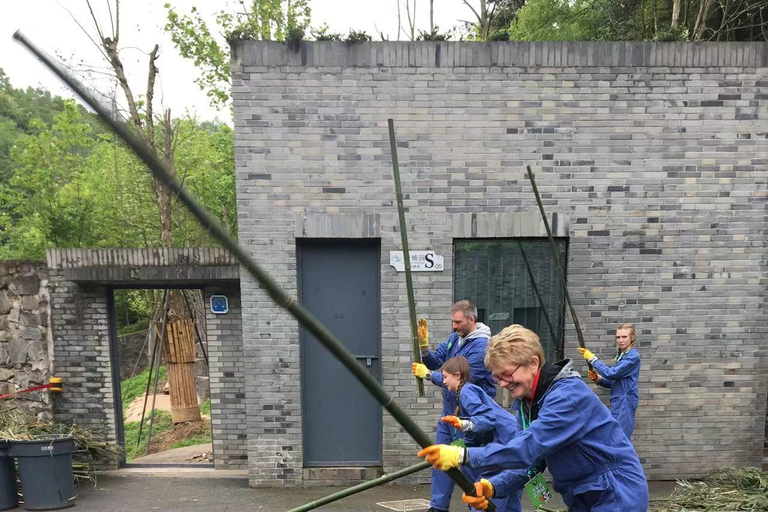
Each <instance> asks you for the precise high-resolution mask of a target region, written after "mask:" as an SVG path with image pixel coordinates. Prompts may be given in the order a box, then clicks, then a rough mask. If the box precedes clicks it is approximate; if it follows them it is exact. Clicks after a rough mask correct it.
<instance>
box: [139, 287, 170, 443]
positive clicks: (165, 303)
mask: <svg viewBox="0 0 768 512" xmlns="http://www.w3.org/2000/svg"><path fill="white" fill-rule="evenodd" d="M169 305H170V294H169V291H168V290H167V289H166V290H165V293H164V294H163V316H162V322H163V325H165V318H166V315H167V314H168V307H169ZM149 328H150V329H154V330H155V332H157V326H156V325H155V318H154V315H153V316H152V319H151V320H150V325H149ZM147 335H149V334H147ZM161 338H162V336H161ZM162 345H163V340H161V339H160V340H158V339H157V338H155V346H154V347H152V361H151V362H150V363H149V375H148V376H147V391H146V393H144V406H143V407H142V409H141V421H139V435H138V436H137V437H136V446H137V447H138V446H139V444H140V443H141V432H142V430H144V415H145V414H146V412H147V398H148V397H149V385H150V383H151V382H152V373H153V372H154V371H155V358H156V357H161V356H160V353H161V352H162ZM158 349H160V350H159V351H158ZM158 368H159V365H158ZM159 371H160V370H159V369H158V372H159ZM155 388H157V386H155ZM156 397H157V389H155V396H154V397H152V410H153V411H154V409H155V398H156ZM150 423H151V420H150ZM147 446H149V443H147Z"/></svg>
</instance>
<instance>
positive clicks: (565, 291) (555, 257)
mask: <svg viewBox="0 0 768 512" xmlns="http://www.w3.org/2000/svg"><path fill="white" fill-rule="evenodd" d="M526 169H527V171H528V179H529V180H531V186H532V187H533V194H534V195H535V196H536V204H538V205H539V212H540V213H541V220H543V221H544V228H545V229H546V230H547V237H549V245H550V247H551V248H552V259H553V260H554V261H555V267H556V268H557V275H558V276H559V277H560V286H562V287H563V294H565V301H566V302H567V303H568V310H569V311H570V312H571V318H572V319H573V326H574V327H575V328H576V337H577V338H578V340H579V346H580V347H581V348H587V346H586V345H585V344H584V335H583V334H582V332H581V326H580V325H579V318H578V317H577V316H576V310H575V309H573V304H572V303H571V295H570V294H569V293H568V285H567V284H566V283H565V272H563V267H562V265H560V257H559V256H558V255H557V247H556V246H555V238H554V237H553V236H552V230H551V229H549V220H547V214H546V213H545V212H544V204H543V203H542V202H541V196H540V195H539V188H538V187H537V186H536V180H535V179H534V177H533V171H532V170H531V166H530V165H528V166H526ZM587 366H588V367H589V369H590V370H591V369H592V365H591V364H590V363H589V361H587Z"/></svg>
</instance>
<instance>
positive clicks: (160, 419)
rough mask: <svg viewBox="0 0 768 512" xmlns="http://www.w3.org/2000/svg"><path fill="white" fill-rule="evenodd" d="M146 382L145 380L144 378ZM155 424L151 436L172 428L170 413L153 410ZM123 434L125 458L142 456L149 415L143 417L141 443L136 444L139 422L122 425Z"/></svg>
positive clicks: (145, 448)
mask: <svg viewBox="0 0 768 512" xmlns="http://www.w3.org/2000/svg"><path fill="white" fill-rule="evenodd" d="M145 382H146V380H145ZM154 421H155V424H154V425H153V426H152V437H153V438H154V437H155V436H156V435H158V434H160V433H161V432H165V431H166V430H169V429H171V428H173V420H172V419H171V415H170V414H168V413H167V412H165V411H155V420H154ZM123 432H124V435H125V459H126V460H127V461H130V460H132V459H135V458H136V457H142V456H143V455H144V454H146V452H147V434H148V433H149V416H147V417H146V418H145V419H144V429H143V430H142V432H141V443H140V444H139V446H136V440H137V439H138V438H139V422H138V421H133V422H131V423H126V424H125V425H123ZM204 442H206V441H204Z"/></svg>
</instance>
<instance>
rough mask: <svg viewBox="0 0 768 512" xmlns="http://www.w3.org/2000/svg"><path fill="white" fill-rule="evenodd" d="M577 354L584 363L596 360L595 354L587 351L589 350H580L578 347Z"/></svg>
mask: <svg viewBox="0 0 768 512" xmlns="http://www.w3.org/2000/svg"><path fill="white" fill-rule="evenodd" d="M579 354H581V357H583V358H584V360H585V361H591V360H592V359H597V358H596V357H595V354H593V353H592V352H590V351H589V349H586V348H581V347H579Z"/></svg>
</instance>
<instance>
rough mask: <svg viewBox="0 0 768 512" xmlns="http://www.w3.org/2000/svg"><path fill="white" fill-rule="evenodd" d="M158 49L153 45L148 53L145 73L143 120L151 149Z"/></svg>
mask: <svg viewBox="0 0 768 512" xmlns="http://www.w3.org/2000/svg"><path fill="white" fill-rule="evenodd" d="M158 50H159V47H158V46H157V45H155V47H154V48H152V51H151V52H150V53H149V73H148V74H147V116H146V119H145V120H144V122H145V123H146V125H147V142H148V143H149V146H150V147H151V148H152V149H153V150H154V149H155V120H154V118H153V115H154V112H153V111H152V105H153V103H154V98H155V78H156V77H157V71H158V69H157V66H156V65H155V61H156V60H157V52H158Z"/></svg>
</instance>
